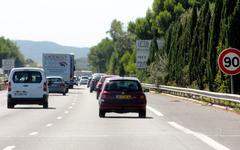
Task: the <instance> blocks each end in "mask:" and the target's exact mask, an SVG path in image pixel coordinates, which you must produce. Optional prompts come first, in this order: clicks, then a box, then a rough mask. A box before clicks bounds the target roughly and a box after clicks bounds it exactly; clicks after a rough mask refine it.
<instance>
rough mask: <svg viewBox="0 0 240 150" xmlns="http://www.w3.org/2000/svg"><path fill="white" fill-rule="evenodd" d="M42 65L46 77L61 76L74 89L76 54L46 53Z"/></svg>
mask: <svg viewBox="0 0 240 150" xmlns="http://www.w3.org/2000/svg"><path fill="white" fill-rule="evenodd" d="M42 64H43V69H44V71H45V74H46V76H61V77H62V78H63V79H64V81H65V82H66V83H67V84H68V87H69V88H73V78H74V70H75V69H74V68H75V67H74V54H61V53H44V54H43V56H42Z"/></svg>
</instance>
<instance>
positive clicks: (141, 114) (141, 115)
mask: <svg viewBox="0 0 240 150" xmlns="http://www.w3.org/2000/svg"><path fill="white" fill-rule="evenodd" d="M138 116H139V117H140V118H146V110H142V111H140V112H139V113H138Z"/></svg>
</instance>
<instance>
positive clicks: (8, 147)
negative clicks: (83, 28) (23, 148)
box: [2, 145, 16, 150]
mask: <svg viewBox="0 0 240 150" xmlns="http://www.w3.org/2000/svg"><path fill="white" fill-rule="evenodd" d="M14 148H16V146H14V145H12V146H7V147H5V148H4V149H2V150H12V149H14Z"/></svg>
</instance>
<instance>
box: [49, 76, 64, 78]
mask: <svg viewBox="0 0 240 150" xmlns="http://www.w3.org/2000/svg"><path fill="white" fill-rule="evenodd" d="M46 78H48V79H49V78H61V79H62V78H63V77H61V76H47V77H46Z"/></svg>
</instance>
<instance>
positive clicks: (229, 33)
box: [89, 0, 240, 93]
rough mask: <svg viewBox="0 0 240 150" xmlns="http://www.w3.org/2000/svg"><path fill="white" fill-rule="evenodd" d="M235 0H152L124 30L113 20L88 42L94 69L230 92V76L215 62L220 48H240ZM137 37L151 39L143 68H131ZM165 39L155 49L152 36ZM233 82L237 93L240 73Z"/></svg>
mask: <svg viewBox="0 0 240 150" xmlns="http://www.w3.org/2000/svg"><path fill="white" fill-rule="evenodd" d="M239 16H240V0H210V1H208V0H154V2H153V4H152V8H151V9H148V10H147V12H146V16H145V17H142V18H138V19H136V20H135V21H133V22H129V23H128V25H127V30H124V27H123V24H122V23H121V22H120V21H117V20H114V21H113V22H112V24H111V27H110V30H109V31H108V33H109V35H110V38H106V39H103V40H102V41H101V42H100V43H99V44H98V45H96V46H94V47H93V48H91V51H90V54H89V63H90V65H91V66H92V69H93V71H96V72H108V73H111V74H122V75H134V76H137V77H139V78H140V79H141V80H144V81H145V82H149V83H155V84H165V85H174V86H181V87H191V88H197V89H205V90H210V91H218V92H229V90H230V79H229V78H230V77H229V76H227V75H224V74H223V73H222V72H221V71H220V69H219V68H218V65H217V59H218V55H219V54H220V52H221V51H222V50H223V49H226V48H228V47H234V48H237V49H240V41H239V39H240V32H238V28H239V26H240V19H239ZM138 39H144V40H152V42H151V43H152V44H151V47H150V56H149V60H148V68H147V69H146V70H144V71H141V70H137V69H136V65H135V62H136V58H135V57H136V47H135V42H136V40H138ZM159 39H164V46H163V48H161V49H159V48H158V46H157V40H159ZM233 79H234V86H235V91H236V93H240V75H235V76H234V77H233Z"/></svg>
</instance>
